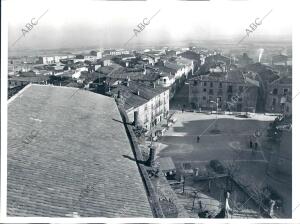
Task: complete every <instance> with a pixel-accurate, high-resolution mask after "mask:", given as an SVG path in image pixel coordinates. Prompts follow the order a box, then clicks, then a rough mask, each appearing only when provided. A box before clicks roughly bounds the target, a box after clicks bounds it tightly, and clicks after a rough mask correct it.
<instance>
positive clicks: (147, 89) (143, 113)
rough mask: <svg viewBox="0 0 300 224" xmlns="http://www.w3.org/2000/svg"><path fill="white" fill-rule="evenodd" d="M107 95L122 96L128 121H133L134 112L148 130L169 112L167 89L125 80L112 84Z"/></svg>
mask: <svg viewBox="0 0 300 224" xmlns="http://www.w3.org/2000/svg"><path fill="white" fill-rule="evenodd" d="M106 94H107V95H110V96H114V97H116V98H122V99H123V101H124V108H125V110H126V113H127V115H128V118H129V120H130V121H132V122H133V121H134V112H135V111H137V112H138V116H139V120H140V122H141V124H142V125H143V127H144V128H146V129H147V130H150V129H151V128H153V127H155V126H156V125H157V124H159V123H161V121H162V120H163V118H166V117H167V115H168V113H169V89H167V88H163V87H160V86H156V85H153V86H149V85H146V84H142V83H139V82H134V81H125V82H123V83H122V84H118V85H116V86H112V87H111V88H110V89H109V91H108V92H107V93H106Z"/></svg>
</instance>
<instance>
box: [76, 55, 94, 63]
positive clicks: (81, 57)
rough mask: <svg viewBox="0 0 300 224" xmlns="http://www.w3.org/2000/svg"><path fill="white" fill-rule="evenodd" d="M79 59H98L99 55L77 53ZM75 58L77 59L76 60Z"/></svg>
mask: <svg viewBox="0 0 300 224" xmlns="http://www.w3.org/2000/svg"><path fill="white" fill-rule="evenodd" d="M76 59H77V61H83V62H84V61H91V62H93V61H96V60H97V59H98V57H97V56H96V55H91V54H78V55H76ZM76 59H75V61H76Z"/></svg>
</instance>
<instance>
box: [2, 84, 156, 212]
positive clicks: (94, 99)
mask: <svg viewBox="0 0 300 224" xmlns="http://www.w3.org/2000/svg"><path fill="white" fill-rule="evenodd" d="M120 121H122V117H121V115H120V112H119V110H118V107H117V105H116V103H115V100H114V99H112V98H110V97H107V96H103V95H100V94H95V93H92V92H90V91H85V90H81V89H77V88H71V87H57V86H41V85H28V86H27V87H25V88H24V89H23V90H21V92H19V93H18V94H17V95H15V96H14V97H12V98H11V99H10V100H9V102H8V130H7V136H8V139H7V142H8V147H7V176H8V178H7V216H9V217H12V216H13V217H15V216H22V217H24V216H26V217H56V218H57V217H61V218H63V217H70V216H72V215H74V214H76V216H79V217H107V218H113V217H153V213H152V208H153V209H154V207H152V204H151V201H152V198H151V199H150V198H149V199H148V197H147V194H148V193H147V192H149V188H148V187H149V185H147V183H148V182H146V181H144V180H145V179H146V178H148V176H141V175H143V174H142V173H140V171H139V169H138V167H137V164H136V163H135V162H132V161H130V160H129V159H128V158H126V157H125V156H124V155H127V156H128V157H132V158H135V155H134V153H133V151H134V149H133V148H132V145H131V142H130V138H131V137H130V135H127V132H126V129H125V127H124V124H123V122H120ZM148 181H150V180H149V178H148ZM152 191H153V189H152Z"/></svg>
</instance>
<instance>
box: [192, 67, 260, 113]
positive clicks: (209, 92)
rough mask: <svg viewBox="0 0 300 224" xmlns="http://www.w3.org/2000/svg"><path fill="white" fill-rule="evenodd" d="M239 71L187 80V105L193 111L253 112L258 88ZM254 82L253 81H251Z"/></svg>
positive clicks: (247, 75)
mask: <svg viewBox="0 0 300 224" xmlns="http://www.w3.org/2000/svg"><path fill="white" fill-rule="evenodd" d="M249 76H250V75H249V74H243V73H242V72H241V71H239V70H235V71H229V72H227V73H211V74H208V75H201V76H198V77H195V78H192V79H190V80H189V103H190V104H191V106H192V107H193V108H195V109H198V108H199V109H200V108H201V109H209V110H213V109H214V110H215V109H216V107H217V105H218V110H229V111H248V112H249V111H251V112H255V108H256V102H257V94H258V86H257V85H254V84H253V83H250V81H249V80H252V79H255V77H251V78H252V79H250V78H249ZM253 81H255V80H253Z"/></svg>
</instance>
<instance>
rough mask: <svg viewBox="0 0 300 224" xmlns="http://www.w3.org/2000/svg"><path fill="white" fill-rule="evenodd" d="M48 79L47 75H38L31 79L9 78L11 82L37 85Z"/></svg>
mask: <svg viewBox="0 0 300 224" xmlns="http://www.w3.org/2000/svg"><path fill="white" fill-rule="evenodd" d="M48 79H49V76H48V75H39V76H31V77H21V76H14V77H12V78H10V79H9V80H11V81H19V82H32V83H39V82H45V81H47V80H48Z"/></svg>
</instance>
